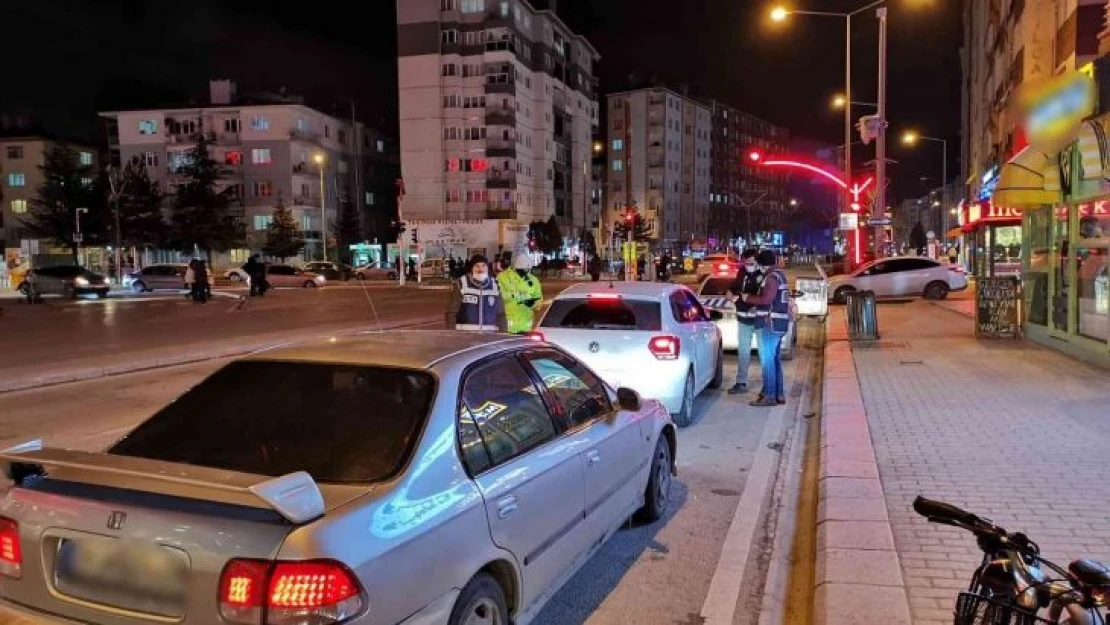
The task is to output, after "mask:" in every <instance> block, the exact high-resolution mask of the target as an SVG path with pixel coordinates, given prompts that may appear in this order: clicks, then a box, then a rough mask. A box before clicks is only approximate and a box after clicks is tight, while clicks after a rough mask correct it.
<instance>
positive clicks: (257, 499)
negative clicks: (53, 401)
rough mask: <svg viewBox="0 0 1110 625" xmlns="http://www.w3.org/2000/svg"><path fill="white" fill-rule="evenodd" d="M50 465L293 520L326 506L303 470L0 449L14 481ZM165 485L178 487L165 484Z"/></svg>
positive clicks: (98, 480) (70, 477)
mask: <svg viewBox="0 0 1110 625" xmlns="http://www.w3.org/2000/svg"><path fill="white" fill-rule="evenodd" d="M140 467H141V468H140ZM52 469H62V470H63V471H64V472H65V476H64V477H59V479H64V480H67V481H73V482H80V483H85V484H94V485H100V486H119V487H121V488H126V489H130V490H140V491H144V492H151V493H159V494H165V495H171V496H173V495H177V496H186V497H194V498H203V499H211V500H215V501H220V502H224V503H230V504H235V505H245V506H249V507H254V508H262V509H269V510H273V511H274V512H276V513H278V514H280V515H281V516H282V517H283V518H284V519H285V520H287V521H289V522H290V523H294V524H296V525H303V524H305V523H308V522H310V521H313V520H315V519H318V518H320V517H322V516H324V512H325V510H326V508H325V505H324V497H323V494H322V493H321V492H320V487H319V486H318V485H317V484H316V481H315V480H313V479H312V476H311V475H309V474H308V473H306V472H304V471H298V472H296V473H290V474H288V475H282V476H280V477H275V478H270V477H265V476H257V475H252V474H247V473H239V472H234V471H222V470H218V469H208V468H204V467H193V466H192V465H184V464H178V463H172V462H161V461H157V460H146V459H140V458H128V457H125V456H115V455H112V454H105V453H90V452H84V451H71V450H68V449H51V448H43V446H42V441H41V440H33V441H28V442H26V443H22V444H20V445H16V446H15V447H10V448H8V449H5V450H3V451H0V472H2V473H3V475H4V477H6V478H7V479H9V480H12V481H14V482H15V483H16V484H17V485H21V484H22V483H23V481H24V480H25V479H26V478H28V477H31V476H40V475H48V474H49V473H50V471H51V470H52ZM198 474H199V475H198ZM108 476H112V477H116V478H119V479H120V481H121V482H122V483H123V484H122V485H118V484H112V483H107V484H106V483H105V482H104V480H103V478H105V477H108ZM204 476H207V477H208V479H205V478H204ZM170 486H176V487H178V488H177V489H169V488H168V487H170ZM183 493H185V494H183Z"/></svg>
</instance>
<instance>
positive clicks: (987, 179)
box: [979, 165, 998, 200]
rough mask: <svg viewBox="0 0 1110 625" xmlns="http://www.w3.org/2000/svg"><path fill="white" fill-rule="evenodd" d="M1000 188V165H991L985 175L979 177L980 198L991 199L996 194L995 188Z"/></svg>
mask: <svg viewBox="0 0 1110 625" xmlns="http://www.w3.org/2000/svg"><path fill="white" fill-rule="evenodd" d="M997 188H998V165H995V166H994V167H991V168H990V169H988V170H987V173H985V174H983V177H982V178H980V179H979V199H980V200H989V199H991V196H992V195H994V190H995V189H997Z"/></svg>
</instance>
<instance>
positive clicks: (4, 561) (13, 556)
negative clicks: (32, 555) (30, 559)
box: [0, 517, 23, 579]
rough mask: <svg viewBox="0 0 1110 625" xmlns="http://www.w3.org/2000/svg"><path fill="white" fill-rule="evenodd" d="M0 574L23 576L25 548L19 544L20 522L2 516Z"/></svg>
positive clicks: (0, 520) (0, 524)
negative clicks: (21, 547)
mask: <svg viewBox="0 0 1110 625" xmlns="http://www.w3.org/2000/svg"><path fill="white" fill-rule="evenodd" d="M0 575H3V576H5V577H13V578H15V579H19V578H20V577H23V550H22V549H20V546H19V524H18V523H16V522H15V521H12V520H11V519H5V518H3V517H0Z"/></svg>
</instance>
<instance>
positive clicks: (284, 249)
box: [262, 197, 304, 262]
mask: <svg viewBox="0 0 1110 625" xmlns="http://www.w3.org/2000/svg"><path fill="white" fill-rule="evenodd" d="M303 249H304V236H303V235H302V234H301V228H300V226H298V225H297V220H296V219H293V211H291V210H289V208H288V207H287V206H285V202H283V201H282V199H281V198H280V197H278V201H277V206H275V207H274V212H273V214H272V217H271V219H270V224H269V225H268V226H266V244H265V245H264V246H263V247H262V251H264V252H266V254H268V255H270V256H276V257H277V258H280V259H281V261H282V262H285V259H286V258H289V257H290V256H296V255H297V254H300V253H301V250H303Z"/></svg>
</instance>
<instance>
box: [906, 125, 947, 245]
mask: <svg viewBox="0 0 1110 625" xmlns="http://www.w3.org/2000/svg"><path fill="white" fill-rule="evenodd" d="M921 141H932V142H933V143H939V144H940V146H941V150H942V151H943V152H944V156H943V158H942V159H941V177H942V179H941V187H940V194H941V204H942V205H943V206H942V207H941V210H940V219H941V231H942V232H943V233H944V235H943V236H944V239H943V240H944V241H947V240H948V215H949V209H950V206H949V203H948V140H947V139H940V138H937V137H926V136H925V135H922V134H919V133H917V132H916V131H913V130H907V131H906V132H904V133H902V144H903V145H907V146H914V145H917V144H918V143H919V142H921Z"/></svg>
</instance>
